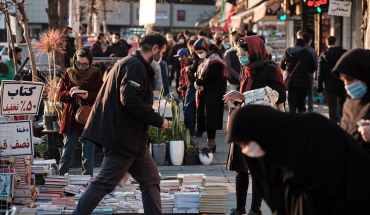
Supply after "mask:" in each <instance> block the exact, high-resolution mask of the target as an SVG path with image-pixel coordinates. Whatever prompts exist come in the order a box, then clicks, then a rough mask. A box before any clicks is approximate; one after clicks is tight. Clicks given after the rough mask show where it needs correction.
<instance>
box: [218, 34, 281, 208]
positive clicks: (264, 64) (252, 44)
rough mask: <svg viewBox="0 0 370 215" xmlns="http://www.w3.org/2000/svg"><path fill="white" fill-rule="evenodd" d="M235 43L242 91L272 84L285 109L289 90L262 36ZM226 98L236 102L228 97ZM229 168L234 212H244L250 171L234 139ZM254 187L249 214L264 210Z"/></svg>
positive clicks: (279, 101)
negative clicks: (233, 192) (233, 191)
mask: <svg viewBox="0 0 370 215" xmlns="http://www.w3.org/2000/svg"><path fill="white" fill-rule="evenodd" d="M236 43H237V49H238V53H237V55H238V57H239V61H240V63H241V64H242V66H243V68H242V71H241V72H240V78H239V79H240V83H241V86H240V92H241V93H244V92H247V91H249V90H255V89H259V88H264V87H266V86H269V87H270V88H271V89H273V90H276V91H277V92H278V93H279V99H278V101H277V102H276V106H277V107H279V109H281V110H284V102H285V100H286V93H285V85H284V82H283V76H282V74H281V71H280V69H279V67H278V65H276V63H275V62H274V61H272V60H269V55H268V54H267V51H266V48H265V44H264V42H263V40H262V39H261V38H260V37H259V36H248V37H243V38H241V39H239V40H238V41H237V42H236ZM225 100H226V101H231V102H235V101H232V100H229V99H225ZM236 104H237V103H236ZM238 106H241V104H240V103H239V104H238ZM226 169H227V170H233V171H236V180H235V184H236V208H235V209H233V212H232V213H231V215H234V214H235V215H239V214H245V213H246V212H245V203H246V199H247V193H248V183H249V174H248V168H247V167H246V166H245V163H244V160H243V154H242V152H241V148H240V147H239V146H238V145H236V144H234V143H231V144H230V150H229V158H228V161H227V164H226ZM252 189H253V191H252V205H251V211H250V212H249V213H248V214H251V215H254V214H261V201H262V197H261V196H260V195H258V193H257V191H255V186H252Z"/></svg>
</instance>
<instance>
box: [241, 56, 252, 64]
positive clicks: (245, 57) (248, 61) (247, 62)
mask: <svg viewBox="0 0 370 215" xmlns="http://www.w3.org/2000/svg"><path fill="white" fill-rule="evenodd" d="M239 61H240V63H241V64H242V65H243V66H248V65H249V64H250V63H251V61H250V60H249V56H244V57H239Z"/></svg>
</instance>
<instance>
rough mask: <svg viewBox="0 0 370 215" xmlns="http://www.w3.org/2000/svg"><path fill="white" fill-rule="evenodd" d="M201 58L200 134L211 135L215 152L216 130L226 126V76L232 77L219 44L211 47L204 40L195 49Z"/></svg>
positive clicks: (197, 82) (199, 89) (199, 84)
mask: <svg viewBox="0 0 370 215" xmlns="http://www.w3.org/2000/svg"><path fill="white" fill-rule="evenodd" d="M192 49H193V51H195V52H196V53H197V54H198V56H199V58H200V59H201V61H200V64H199V66H198V70H197V77H196V81H195V83H194V87H195V89H197V93H198V96H197V101H196V102H197V107H198V117H197V119H198V129H197V131H198V132H205V131H206V132H207V142H208V146H209V149H210V150H211V151H212V152H215V151H216V142H215V138H216V130H221V129H222V126H223V114H224V110H223V102H222V98H223V95H224V93H225V91H224V88H225V87H226V86H224V77H228V76H229V75H230V73H229V71H228V69H227V66H226V63H225V62H224V60H223V58H222V54H221V53H220V51H219V50H218V48H217V47H216V46H215V45H210V46H209V45H208V44H207V42H206V39H205V38H204V37H201V38H199V39H198V40H197V41H196V42H195V43H194V45H193V47H192Z"/></svg>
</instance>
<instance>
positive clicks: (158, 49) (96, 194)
mask: <svg viewBox="0 0 370 215" xmlns="http://www.w3.org/2000/svg"><path fill="white" fill-rule="evenodd" d="M166 45H167V40H166V38H165V37H164V36H163V35H162V34H160V33H158V32H151V33H149V34H147V35H145V36H144V37H143V38H142V39H141V41H140V43H139V44H138V50H136V51H134V52H132V53H131V54H129V55H128V56H127V57H125V58H123V59H122V60H120V61H118V62H117V65H116V66H115V67H113V69H112V71H111V72H110V75H109V76H108V78H107V81H106V82H104V85H103V87H102V88H101V91H100V93H99V95H98V97H97V99H96V100H97V102H96V103H95V105H94V106H93V108H92V111H91V114H90V117H89V119H88V122H87V123H86V129H85V130H84V132H83V134H82V137H83V138H85V139H89V140H91V141H93V142H94V143H95V144H98V145H101V146H102V147H103V153H104V159H103V163H102V167H101V169H100V172H99V174H98V176H97V177H96V178H95V180H94V181H93V182H92V183H91V184H90V185H89V186H88V188H87V190H86V191H85V192H84V195H82V196H81V198H80V199H79V201H78V205H77V206H76V208H75V211H74V212H73V214H74V215H79V214H91V212H92V211H93V210H94V208H95V207H96V206H97V205H98V204H99V202H100V200H101V199H102V198H103V197H104V196H105V195H106V194H108V193H110V192H112V191H113V190H114V188H115V187H116V186H117V185H118V183H119V182H120V181H121V179H122V178H123V177H124V175H125V174H126V173H127V172H129V173H130V174H131V175H132V177H133V178H134V179H135V180H136V181H137V182H139V184H140V190H141V191H142V199H143V204H144V211H145V214H151V215H152V214H153V215H160V214H162V209H161V196H160V188H159V184H160V178H159V172H158V168H157V166H156V164H155V162H154V160H153V158H152V156H151V154H150V152H149V148H148V140H149V125H152V126H155V127H159V128H160V129H161V130H164V129H166V128H167V125H168V121H167V120H166V119H164V118H162V117H161V116H160V115H159V114H158V113H156V112H154V109H153V107H152V105H153V99H154V98H153V90H152V88H151V86H150V78H152V77H153V75H154V71H153V68H155V67H156V66H157V65H158V63H159V61H160V59H161V58H162V55H163V53H164V52H165V50H166Z"/></svg>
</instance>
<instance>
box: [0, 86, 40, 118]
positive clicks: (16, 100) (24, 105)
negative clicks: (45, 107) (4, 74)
mask: <svg viewBox="0 0 370 215" xmlns="http://www.w3.org/2000/svg"><path fill="white" fill-rule="evenodd" d="M43 89H44V84H43V83H40V82H28V81H2V82H1V97H0V98H1V100H0V107H1V110H0V115H2V116H15V115H37V114H38V112H39V104H40V100H41V96H42V92H43Z"/></svg>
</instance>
